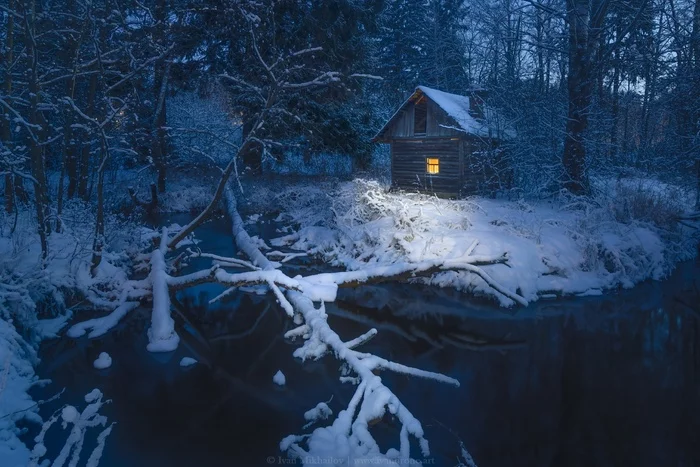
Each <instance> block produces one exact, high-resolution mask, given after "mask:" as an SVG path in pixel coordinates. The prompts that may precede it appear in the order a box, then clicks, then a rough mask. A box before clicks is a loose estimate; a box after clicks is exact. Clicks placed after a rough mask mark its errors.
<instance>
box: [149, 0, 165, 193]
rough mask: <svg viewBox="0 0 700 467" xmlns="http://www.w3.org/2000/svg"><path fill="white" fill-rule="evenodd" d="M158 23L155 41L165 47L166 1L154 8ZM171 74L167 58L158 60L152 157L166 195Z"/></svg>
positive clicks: (160, 190)
mask: <svg viewBox="0 0 700 467" xmlns="http://www.w3.org/2000/svg"><path fill="white" fill-rule="evenodd" d="M154 12H155V19H156V21H157V24H156V27H155V31H154V41H155V42H156V44H158V45H161V46H163V45H164V41H165V22H166V1H165V0H158V1H157V2H156V6H155V8H154ZM169 74H170V62H168V61H167V59H166V57H162V58H161V59H159V60H157V61H156V63H155V67H154V79H153V91H154V93H155V96H154V97H155V103H156V105H155V107H154V109H153V129H152V131H151V156H152V157H153V163H154V164H155V167H156V171H157V172H158V192H159V193H165V188H166V173H167V166H168V165H167V162H166V158H167V141H166V135H165V126H166V124H167V116H166V95H167V90H168V76H169Z"/></svg>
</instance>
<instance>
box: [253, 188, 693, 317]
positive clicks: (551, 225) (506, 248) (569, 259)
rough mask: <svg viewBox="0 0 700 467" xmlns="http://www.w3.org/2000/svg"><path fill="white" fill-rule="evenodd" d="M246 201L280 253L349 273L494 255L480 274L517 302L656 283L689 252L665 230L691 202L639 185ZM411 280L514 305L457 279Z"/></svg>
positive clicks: (279, 195) (682, 230)
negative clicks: (274, 209)
mask: <svg viewBox="0 0 700 467" xmlns="http://www.w3.org/2000/svg"><path fill="white" fill-rule="evenodd" d="M329 190H330V191H329ZM251 193H252V194H251V195H250V198H251V207H252V208H253V209H260V210H264V209H265V207H266V201H269V202H270V205H274V204H277V205H280V206H281V208H282V213H281V214H280V215H279V217H278V221H280V222H282V223H284V224H285V225H286V226H287V227H285V228H283V229H280V232H279V233H280V238H278V239H275V240H273V241H272V242H271V243H272V247H273V248H274V247H279V246H288V247H291V248H293V249H296V250H301V251H305V252H308V253H310V254H312V255H316V256H319V257H321V258H322V259H323V260H325V261H328V262H330V263H331V264H333V265H334V266H338V267H343V268H347V269H349V270H360V269H363V268H367V267H370V266H378V265H386V264H396V263H402V262H403V263H406V262H408V263H416V262H420V261H428V260H438V259H449V260H459V259H460V258H463V257H465V256H466V255H468V254H470V253H471V254H474V255H478V256H482V255H483V256H497V255H501V254H503V253H506V254H507V255H508V261H507V263H503V264H491V265H484V266H483V269H484V270H485V271H486V272H487V273H488V274H489V275H490V276H491V277H493V279H495V280H496V281H498V282H499V283H500V284H501V285H503V286H504V287H507V288H508V289H510V290H513V291H517V292H518V293H519V294H520V295H522V296H523V297H524V298H525V299H526V300H527V301H528V302H532V301H535V300H538V299H540V298H551V297H556V296H562V295H596V294H601V293H603V291H605V290H610V289H615V288H618V287H624V288H630V287H633V286H634V285H635V284H638V283H639V282H641V281H644V280H647V279H654V280H659V279H662V278H664V277H666V276H667V275H668V274H669V273H670V272H671V271H672V270H673V268H674V266H675V265H676V264H677V263H678V262H679V261H683V260H686V259H690V258H692V257H694V256H695V254H696V253H697V241H698V237H697V230H696V229H693V228H689V227H684V226H683V225H681V224H678V223H677V222H675V217H676V216H677V215H678V214H680V213H682V212H683V209H684V207H685V206H690V205H692V204H690V201H689V200H686V199H685V197H686V196H687V197H688V198H689V199H690V198H692V194H688V195H684V194H683V193H682V192H680V191H678V190H674V189H672V188H671V187H669V186H667V185H662V184H658V183H651V182H648V181H639V180H621V181H614V182H610V183H607V184H603V183H598V193H599V195H598V196H594V197H591V198H585V199H583V198H571V197H567V196H564V195H561V196H559V197H556V198H553V199H550V200H547V201H536V202H534V201H524V200H520V201H505V200H494V199H488V198H480V197H473V198H469V199H466V200H446V199H438V198H435V197H430V196H426V195H420V194H415V193H389V192H388V191H387V190H386V187H385V186H382V185H381V184H379V183H377V182H374V181H366V180H355V181H352V182H339V183H331V182H328V183H326V184H320V185H319V184H316V185H311V184H297V185H291V186H287V187H285V188H284V189H281V190H280V189H279V187H277V188H276V193H273V192H271V191H269V190H266V189H265V187H264V185H262V186H256V187H255V189H254V190H252V191H251ZM475 241H477V242H478V244H477V246H476V248H475V249H474V250H473V251H470V248H472V247H473V244H474V242H475ZM418 280H423V281H426V282H428V283H429V284H433V285H438V286H443V287H445V286H450V287H456V288H458V289H460V290H464V291H467V292H470V293H474V294H476V295H483V296H489V297H494V298H496V299H497V300H498V301H499V303H500V304H501V305H502V306H511V305H513V303H514V302H513V301H512V300H511V299H509V298H507V297H505V296H504V295H502V294H500V293H498V292H495V291H494V290H493V288H491V287H489V286H488V285H487V284H486V283H485V282H484V280H482V279H481V278H480V277H478V276H476V275H474V274H470V273H468V272H462V271H447V272H441V273H439V274H436V275H434V276H433V277H432V278H430V279H418Z"/></svg>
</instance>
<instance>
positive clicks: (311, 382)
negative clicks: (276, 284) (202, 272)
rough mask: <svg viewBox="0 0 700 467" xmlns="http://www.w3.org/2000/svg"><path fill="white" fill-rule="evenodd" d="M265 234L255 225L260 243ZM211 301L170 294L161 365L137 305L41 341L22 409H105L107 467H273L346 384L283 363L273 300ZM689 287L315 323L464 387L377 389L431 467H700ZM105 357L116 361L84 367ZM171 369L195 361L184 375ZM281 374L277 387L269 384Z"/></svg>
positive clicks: (350, 297)
mask: <svg viewBox="0 0 700 467" xmlns="http://www.w3.org/2000/svg"><path fill="white" fill-rule="evenodd" d="M273 232H274V228H273V225H271V224H263V227H262V230H261V232H260V233H261V234H262V235H263V236H270V235H273ZM198 238H200V239H201V240H202V245H203V247H204V248H205V249H206V251H208V252H212V253H216V254H220V255H233V254H234V253H235V250H234V246H233V245H232V242H231V236H230V230H229V226H228V223H227V222H226V221H225V220H223V219H219V220H215V221H212V222H210V223H208V224H207V225H205V226H204V227H203V228H202V229H201V230H200V231H199V232H198ZM204 264H205V263H201V262H199V263H198V262H196V261H195V262H194V263H193V264H191V265H190V268H196V267H198V266H202V265H204ZM300 268H301V269H305V268H308V266H303V265H302V266H301V267H300ZM222 290H223V289H222V288H221V287H219V286H216V285H204V286H198V287H196V288H194V289H190V290H188V291H187V292H185V293H182V294H180V295H179V296H178V300H179V302H180V303H179V304H178V305H177V308H178V310H180V311H179V312H177V313H175V317H176V320H177V323H178V332H179V334H180V337H181V343H180V346H179V348H178V349H177V351H175V352H173V353H170V354H154V353H149V352H147V351H146V344H147V337H146V330H147V328H148V325H149V319H150V318H149V314H148V310H143V309H142V310H137V311H136V312H134V313H132V314H131V315H129V316H128V317H127V318H126V319H125V320H124V321H123V322H122V323H121V324H120V325H119V326H118V327H117V328H116V329H114V330H113V331H112V332H110V333H108V334H107V335H105V336H103V337H101V338H98V339H93V340H88V339H85V338H83V339H77V340H73V339H70V338H67V337H64V338H60V339H56V340H53V341H49V342H46V343H44V344H43V345H42V348H41V351H40V355H41V359H42V361H41V364H40V365H39V367H38V368H37V373H38V375H39V376H40V377H42V378H50V379H51V380H52V383H51V384H50V385H48V386H46V387H44V388H41V389H38V390H37V391H36V394H35V396H36V397H46V396H48V395H50V394H53V393H55V392H57V391H58V390H60V389H61V388H66V391H65V393H64V395H63V397H62V399H61V401H62V403H72V404H75V405H78V406H84V403H81V402H80V401H81V399H82V396H83V395H84V394H86V393H87V392H89V391H90V390H91V389H92V388H94V387H97V388H99V389H100V390H102V391H103V392H104V393H105V395H106V397H107V398H109V399H111V400H112V403H111V404H110V405H108V406H106V407H105V408H104V409H103V411H102V412H103V413H104V414H105V415H106V416H107V417H108V418H109V419H110V421H115V422H117V424H116V425H115V427H114V430H113V431H112V434H111V436H110V437H109V438H108V441H107V445H106V448H105V453H104V456H103V458H102V463H101V464H100V465H102V466H105V467H112V466H126V465H128V466H219V465H221V466H237V465H250V466H257V465H271V464H279V463H283V462H284V461H285V460H286V459H285V457H284V455H283V454H282V453H281V452H280V451H279V448H278V443H279V441H280V440H281V439H282V438H283V437H284V436H286V435H288V434H291V433H295V434H300V433H303V432H304V430H302V426H303V425H304V423H305V422H304V419H303V413H304V412H305V411H306V410H308V409H310V408H312V407H313V406H315V405H316V404H317V403H318V402H320V401H329V400H330V402H329V406H330V407H331V408H332V409H333V410H334V412H335V413H336V414H337V412H338V411H339V410H340V409H342V408H345V406H346V405H347V402H348V400H349V398H350V397H351V395H352V391H353V387H351V386H348V385H347V384H346V385H343V384H341V383H340V382H339V381H338V376H339V371H338V367H339V363H338V361H336V360H335V359H334V358H332V357H331V356H326V357H324V358H323V359H322V360H320V361H317V362H305V363H302V362H301V361H298V360H296V359H294V358H293V356H292V352H293V351H294V349H295V348H296V347H297V346H298V345H299V343H298V342H296V343H294V342H289V341H286V340H285V339H284V338H283V334H284V332H285V331H286V330H288V329H290V328H291V327H292V326H293V324H292V323H291V322H290V320H289V319H288V318H287V317H286V315H285V314H284V313H283V312H282V311H281V310H280V309H279V307H278V306H277V305H276V304H275V302H274V300H273V299H271V298H270V297H269V296H267V295H256V294H251V293H244V292H236V293H233V294H232V295H230V296H229V297H227V298H226V299H225V300H223V301H221V302H218V303H216V304H214V305H212V306H207V305H206V303H207V302H208V300H209V299H211V298H212V297H214V296H216V295H217V294H218V293H220V292H221V291H222ZM699 290H700V265H699V264H698V263H697V262H690V263H684V264H681V265H680V266H679V268H678V269H677V270H676V271H675V272H674V274H673V275H672V276H671V277H670V278H668V279H667V280H665V281H663V282H651V281H650V282H647V283H644V284H641V285H640V286H638V287H636V288H634V289H632V290H624V291H618V292H611V293H609V294H606V295H603V296H601V297H587V298H575V299H564V300H556V301H540V302H538V303H535V304H533V305H531V306H529V307H528V308H525V309H513V310H504V309H499V308H497V307H495V306H493V305H489V304H485V303H480V302H476V301H474V300H472V299H471V298H470V297H468V296H465V295H462V294H460V293H457V292H455V291H453V290H442V289H434V288H428V287H423V286H417V285H403V284H396V285H382V286H371V287H370V286H365V287H360V288H358V289H355V290H341V291H340V293H339V296H338V300H337V301H336V302H335V303H329V304H327V311H328V313H329V322H330V323H331V325H332V327H333V328H334V329H336V331H337V332H338V333H339V334H340V335H341V337H342V338H344V339H349V338H352V337H355V336H357V335H359V334H361V333H363V332H365V331H367V330H368V329H369V328H370V327H375V328H377V330H378V331H379V334H378V335H377V336H376V337H375V338H374V339H373V340H372V341H370V342H369V343H368V344H366V345H365V346H363V347H362V349H363V350H364V351H368V352H373V353H376V354H377V355H380V356H382V357H386V358H389V359H393V360H395V361H397V362H400V363H404V364H407V365H411V366H415V367H418V368H422V369H427V370H433V371H439V372H442V373H445V374H447V375H449V376H452V377H454V378H457V379H458V380H459V381H460V382H461V387H459V388H454V387H450V386H446V385H442V384H440V383H437V382H434V381H427V380H420V379H416V378H409V377H406V376H403V375H396V374H391V373H386V374H383V375H382V377H383V378H384V380H385V381H386V383H387V386H389V387H390V388H391V389H392V391H394V392H395V393H396V394H397V395H398V396H399V397H400V399H401V400H402V402H403V403H404V404H405V405H406V406H407V407H408V408H409V410H411V411H412V412H413V413H414V414H415V415H416V416H417V417H418V418H419V419H420V420H421V421H422V423H423V425H424V429H425V431H426V436H427V438H428V439H429V441H430V443H431V451H432V453H431V457H430V458H429V459H428V460H427V461H426V465H440V466H443V465H445V466H447V465H455V464H456V463H457V455H458V453H459V441H460V440H461V441H463V442H464V444H465V446H466V447H467V448H468V449H469V451H470V452H471V454H472V455H473V457H474V460H475V461H476V463H477V464H478V465H479V466H481V467H493V466H587V467H588V466H691V465H700V443H698V442H697V440H699V439H700V306H699V305H698V303H700V292H699ZM86 317H87V314H85V315H81V314H78V315H77V316H76V319H81V318H86ZM103 351H106V352H108V353H109V354H110V355H111V356H112V359H113V361H114V363H113V365H112V367H111V368H109V369H107V370H96V369H94V368H93V366H92V362H93V361H94V359H95V358H96V357H97V355H98V354H99V353H100V352H103ZM182 357H193V358H195V359H197V360H199V363H198V364H197V365H194V366H192V367H188V368H181V367H180V366H179V362H180V359H181V358H182ZM277 370H282V372H283V373H284V374H285V375H286V379H287V384H286V385H285V386H283V387H279V386H276V385H275V384H273V382H272V376H273V375H274V374H275V372H277ZM56 408H57V405H55V404H46V405H45V406H43V407H42V409H41V413H42V415H44V416H48V415H50V414H51V413H52V411H53V410H55V409H56ZM373 430H374V433H375V435H376V438H377V440H378V442H379V443H380V446H382V447H383V448H384V449H386V448H388V447H390V446H395V445H398V431H397V429H396V425H395V424H392V423H389V422H388V421H382V422H380V423H379V424H378V425H376V426H375V427H374V428H373ZM52 443H54V445H53V448H55V447H56V443H58V439H53V440H52V439H49V440H48V441H47V446H48V447H49V449H52V445H51V444H52ZM416 454H417V453H416ZM417 457H420V456H419V455H417Z"/></svg>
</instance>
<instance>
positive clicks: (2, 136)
mask: <svg viewBox="0 0 700 467" xmlns="http://www.w3.org/2000/svg"><path fill="white" fill-rule="evenodd" d="M7 7H8V9H9V10H10V11H11V12H12V11H13V8H14V0H9V3H8V5H7ZM14 26H15V17H14V16H13V15H12V14H8V15H7V31H6V33H5V34H6V39H5V53H4V54H0V58H2V60H3V62H4V63H5V64H6V65H5V76H4V80H3V89H4V91H5V95H6V96H8V97H9V96H10V94H11V93H12V72H11V67H10V64H11V63H12V52H13V48H14V43H13V41H14ZM5 115H8V117H7V118H6V117H5ZM11 139H12V131H11V126H10V119H9V113H8V112H7V110H6V109H2V110H0V142H2V144H4V145H5V146H7V147H9V146H10V140H11ZM14 191H15V186H14V183H13V180H12V174H11V173H8V174H6V175H5V211H7V212H8V213H9V212H12V211H13V210H14V199H15V193H14Z"/></svg>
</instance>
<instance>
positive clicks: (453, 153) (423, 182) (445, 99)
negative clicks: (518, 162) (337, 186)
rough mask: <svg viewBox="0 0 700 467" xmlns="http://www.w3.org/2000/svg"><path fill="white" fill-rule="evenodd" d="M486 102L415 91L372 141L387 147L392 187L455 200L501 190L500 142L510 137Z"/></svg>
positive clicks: (478, 92)
mask: <svg viewBox="0 0 700 467" xmlns="http://www.w3.org/2000/svg"><path fill="white" fill-rule="evenodd" d="M486 97H487V93H486V91H485V90H484V89H471V90H470V91H469V95H468V96H460V95H457V94H450V93H447V92H443V91H438V90H436V89H431V88H428V87H425V86H418V87H417V88H416V90H415V92H414V93H413V94H412V95H411V97H409V98H408V99H407V100H406V101H405V102H404V103H403V104H402V105H401V107H399V109H398V110H397V111H396V113H395V114H394V115H393V116H392V117H391V118H390V119H389V121H388V122H387V123H386V124H385V125H384V127H382V129H381V130H380V131H379V132H378V133H377V135H376V136H375V137H374V138H373V140H372V141H374V142H379V143H387V144H390V145H391V182H392V188H396V189H403V190H407V191H421V192H426V193H434V194H436V195H439V196H447V197H459V196H464V195H469V194H474V193H485V192H494V191H496V190H498V189H499V188H505V187H507V185H509V184H510V179H511V176H510V173H511V171H510V170H509V169H508V167H507V165H506V164H505V162H504V161H505V158H504V157H503V147H502V144H501V143H502V141H504V140H508V139H512V138H513V137H514V136H515V132H514V130H512V129H511V128H509V127H508V126H507V125H506V124H505V122H504V121H503V120H502V119H501V118H499V116H498V114H497V113H496V112H495V111H494V110H493V109H491V108H490V107H487V106H486V104H485V101H486Z"/></svg>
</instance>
